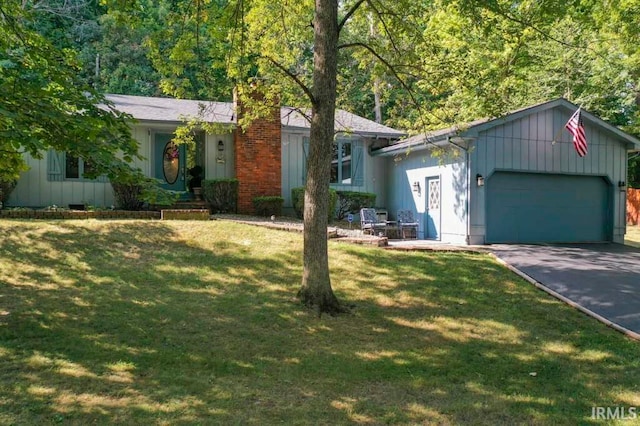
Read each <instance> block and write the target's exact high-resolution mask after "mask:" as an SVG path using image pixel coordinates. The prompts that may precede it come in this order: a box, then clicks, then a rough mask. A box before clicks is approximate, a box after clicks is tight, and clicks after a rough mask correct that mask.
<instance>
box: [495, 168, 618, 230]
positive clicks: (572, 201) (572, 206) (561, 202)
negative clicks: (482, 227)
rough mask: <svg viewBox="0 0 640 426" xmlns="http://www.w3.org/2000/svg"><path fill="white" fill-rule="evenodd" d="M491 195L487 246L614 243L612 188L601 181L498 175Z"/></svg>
mask: <svg viewBox="0 0 640 426" xmlns="http://www.w3.org/2000/svg"><path fill="white" fill-rule="evenodd" d="M485 190H486V196H487V198H486V208H487V210H486V213H487V221H486V223H487V237H486V240H487V243H578V242H594V241H610V240H611V237H610V235H611V231H610V226H609V224H610V220H611V214H610V213H609V212H610V208H609V206H610V202H609V185H608V184H607V182H606V181H605V180H604V179H603V178H601V177H598V176H568V175H552V174H536V173H517V172H496V173H494V174H493V175H492V176H491V177H490V178H489V179H487V184H486V186H485Z"/></svg>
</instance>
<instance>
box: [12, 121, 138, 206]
mask: <svg viewBox="0 0 640 426" xmlns="http://www.w3.org/2000/svg"><path fill="white" fill-rule="evenodd" d="M131 134H132V136H133V137H134V139H136V140H137V141H138V143H139V153H140V154H141V155H142V156H143V157H144V158H145V159H135V160H134V162H133V164H132V165H133V166H134V167H139V168H140V169H141V170H142V171H143V173H145V174H146V175H149V173H150V172H151V170H150V165H149V161H148V160H146V158H149V155H150V142H149V141H150V138H151V130H150V129H149V128H148V127H145V126H133V127H132V129H131ZM48 156H49V152H45V153H44V154H43V158H42V159H36V158H33V157H31V156H30V155H25V161H26V163H27V166H28V167H29V170H27V171H26V172H24V173H22V174H21V175H20V179H19V180H18V185H17V186H16V188H15V189H14V191H13V192H12V193H11V196H10V197H9V200H8V202H7V205H9V206H20V207H35V208H40V207H48V206H52V205H57V206H59V207H65V208H66V207H68V206H69V204H87V205H91V206H95V207H100V208H108V207H110V206H112V205H113V204H114V202H115V200H114V197H113V189H112V188H111V184H110V183H109V182H104V181H92V180H81V179H76V180H71V179H67V180H65V179H63V180H59V181H52V180H49V178H48V173H47V166H48V165H47V163H48ZM60 167H64V165H63V164H61V165H60Z"/></svg>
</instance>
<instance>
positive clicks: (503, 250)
mask: <svg viewBox="0 0 640 426" xmlns="http://www.w3.org/2000/svg"><path fill="white" fill-rule="evenodd" d="M491 250H492V251H493V253H494V254H495V255H496V256H497V257H498V258H500V259H502V260H503V261H505V262H506V263H508V264H509V265H511V266H513V267H515V268H517V269H518V270H520V271H521V272H524V273H525V274H526V275H528V276H530V277H531V278H533V279H535V280H536V281H538V282H539V283H540V284H542V285H543V286H545V287H547V288H549V289H551V290H553V291H555V292H557V293H559V294H560V295H562V296H564V297H566V298H567V299H569V300H571V301H573V302H575V303H577V304H579V305H581V306H583V307H585V308H587V309H588V310H590V311H592V312H594V313H596V314H598V315H600V316H602V317H604V318H606V319H608V320H610V321H612V322H614V323H616V324H618V325H620V326H622V327H623V328H626V329H627V330H631V331H632V332H635V333H640V249H638V248H634V247H629V246H624V245H621V244H562V245H503V244H498V245H493V246H491Z"/></svg>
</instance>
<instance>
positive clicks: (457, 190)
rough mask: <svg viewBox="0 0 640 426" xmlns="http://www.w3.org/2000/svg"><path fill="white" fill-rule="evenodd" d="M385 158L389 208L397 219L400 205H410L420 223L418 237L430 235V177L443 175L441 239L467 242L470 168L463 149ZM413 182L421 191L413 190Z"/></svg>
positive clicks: (441, 186) (392, 216)
mask: <svg viewBox="0 0 640 426" xmlns="http://www.w3.org/2000/svg"><path fill="white" fill-rule="evenodd" d="M378 158H380V159H382V158H386V159H387V161H388V162H389V166H388V180H387V200H388V202H387V205H386V207H387V209H388V211H389V214H390V215H391V218H392V219H394V220H395V219H396V217H395V216H396V212H397V210H399V209H410V210H412V211H413V214H414V217H415V218H416V220H417V221H418V223H419V224H420V226H419V229H418V238H420V239H425V238H426V237H427V235H425V234H426V232H425V228H426V226H428V224H427V221H428V220H429V219H428V216H427V214H426V207H427V197H428V189H427V188H426V182H427V179H428V178H432V177H439V178H440V188H441V189H440V197H441V200H440V230H439V231H440V236H439V238H438V239H439V240H441V241H444V242H448V243H452V244H466V236H467V196H466V195H467V184H466V182H467V168H466V161H465V154H464V152H459V151H456V152H454V151H449V152H448V153H446V154H444V155H432V154H431V152H430V151H424V150H423V151H415V152H412V153H409V154H400V155H398V156H396V157H378ZM414 182H418V183H419V184H420V192H416V191H414V190H413V184H414Z"/></svg>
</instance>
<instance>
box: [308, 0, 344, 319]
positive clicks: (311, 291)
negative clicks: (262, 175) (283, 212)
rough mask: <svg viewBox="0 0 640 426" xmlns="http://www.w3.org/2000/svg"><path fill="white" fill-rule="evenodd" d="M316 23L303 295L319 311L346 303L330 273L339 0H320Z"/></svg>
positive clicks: (336, 309)
mask: <svg viewBox="0 0 640 426" xmlns="http://www.w3.org/2000/svg"><path fill="white" fill-rule="evenodd" d="M313 28H314V57H313V64H314V67H313V68H314V71H313V90H312V94H313V108H312V115H311V134H310V140H309V156H308V159H307V184H306V191H305V194H304V254H303V265H304V271H303V275H302V288H301V289H300V291H299V292H298V297H299V298H300V300H301V301H302V303H304V304H305V305H306V306H308V307H313V308H315V309H317V311H318V314H321V313H323V312H326V313H329V314H336V313H339V312H342V311H343V308H342V307H341V305H340V303H339V302H338V299H337V298H336V296H335V295H334V294H333V289H332V288H331V279H330V277H329V253H328V245H327V225H328V221H327V213H328V209H329V180H330V177H331V156H332V144H333V137H334V127H335V122H334V120H335V108H336V81H337V73H338V68H337V62H338V32H339V30H338V2H337V0H316V9H315V17H314V21H313Z"/></svg>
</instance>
